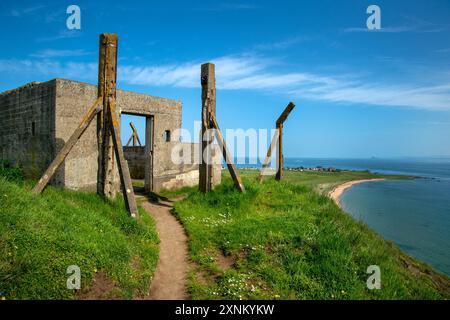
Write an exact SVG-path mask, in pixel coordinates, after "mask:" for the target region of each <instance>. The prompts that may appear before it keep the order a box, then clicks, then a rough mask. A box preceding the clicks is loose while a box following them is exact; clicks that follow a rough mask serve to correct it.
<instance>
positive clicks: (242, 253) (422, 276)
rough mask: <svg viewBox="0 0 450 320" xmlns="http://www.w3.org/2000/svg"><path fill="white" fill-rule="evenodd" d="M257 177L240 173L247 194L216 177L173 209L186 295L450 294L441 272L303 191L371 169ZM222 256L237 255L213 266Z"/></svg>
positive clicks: (395, 296)
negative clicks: (376, 282)
mask: <svg viewBox="0 0 450 320" xmlns="http://www.w3.org/2000/svg"><path fill="white" fill-rule="evenodd" d="M255 173H256V172H251V171H250V170H246V171H241V174H242V176H243V178H244V183H245V185H246V188H247V192H246V193H245V194H239V193H238V192H237V191H235V189H234V188H233V186H232V184H231V181H230V179H229V178H228V177H225V176H224V179H223V181H224V182H223V183H222V185H221V186H219V187H217V188H216V189H215V191H214V192H211V193H209V194H207V195H204V194H201V193H198V192H196V191H195V189H191V191H190V195H189V197H188V198H187V199H185V200H183V201H180V202H178V203H176V205H175V209H176V213H177V215H178V217H179V219H180V220H181V221H182V223H183V224H184V225H185V227H186V230H187V232H188V234H189V237H190V255H191V258H192V259H193V261H194V262H195V263H196V265H197V267H196V270H195V272H192V273H191V275H190V284H189V285H190V292H191V294H192V296H193V298H194V299H204V298H207V299H214V298H226V299H239V298H242V299H260V298H262V299H274V298H281V299H416V298H426V299H440V298H443V297H445V298H448V297H449V291H448V288H449V280H448V278H447V277H445V276H439V275H435V276H434V277H430V276H429V275H427V274H426V273H431V274H434V273H433V272H432V271H431V270H430V269H429V267H427V266H426V265H424V264H422V263H419V262H416V261H414V260H412V259H411V258H409V257H407V256H405V255H404V254H403V253H401V252H400V250H399V249H398V248H397V247H396V246H395V245H393V244H391V243H389V242H387V241H385V240H383V239H382V238H381V237H379V236H378V235H377V234H376V233H374V232H373V231H371V230H370V229H369V228H367V227H366V226H365V225H363V224H361V223H359V222H356V221H354V220H353V219H352V218H351V217H350V216H349V215H347V214H345V213H344V212H342V211H341V210H340V209H339V208H338V207H337V206H336V205H335V204H334V203H333V201H331V200H330V199H328V198H327V197H325V196H323V195H321V194H319V193H318V192H316V191H314V190H313V189H312V188H311V187H317V186H318V184H320V183H327V184H329V185H330V184H331V185H334V184H336V182H342V181H346V180H355V179H364V178H370V174H367V173H345V172H344V173H340V174H330V173H309V172H302V173H300V172H297V173H293V172H289V173H287V174H286V181H285V182H280V183H278V182H276V181H274V180H273V178H267V179H266V181H265V182H264V183H263V184H262V185H260V184H257V183H256V182H255V179H254V178H255V177H254V175H255ZM372 177H373V176H372ZM376 177H379V176H378V175H377V176H376ZM302 184H305V185H302ZM329 188H330V186H328V187H327V188H326V189H329ZM316 189H317V188H316ZM223 255H225V256H228V257H231V258H232V259H233V260H235V262H234V264H233V266H232V267H231V268H227V269H223V268H221V267H220V266H219V265H220V263H219V261H220V260H223V258H221V256H223ZM405 261H406V263H405ZM408 264H409V267H410V270H409V269H407V268H406V266H405V265H408ZM370 265H378V266H380V268H381V279H382V280H381V281H382V289H381V290H368V289H367V287H366V280H367V278H368V274H366V269H367V267H368V266H370ZM411 270H413V271H414V272H412V271H411Z"/></svg>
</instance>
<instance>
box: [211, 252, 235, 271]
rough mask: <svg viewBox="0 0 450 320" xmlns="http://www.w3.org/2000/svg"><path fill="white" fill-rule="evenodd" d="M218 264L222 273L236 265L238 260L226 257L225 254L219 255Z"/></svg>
mask: <svg viewBox="0 0 450 320" xmlns="http://www.w3.org/2000/svg"><path fill="white" fill-rule="evenodd" d="M216 263H217V265H218V266H219V268H220V269H222V271H225V270H227V269H228V268H231V267H232V266H233V265H234V264H235V263H236V258H235V257H233V256H225V255H223V254H219V255H218V256H217V257H216Z"/></svg>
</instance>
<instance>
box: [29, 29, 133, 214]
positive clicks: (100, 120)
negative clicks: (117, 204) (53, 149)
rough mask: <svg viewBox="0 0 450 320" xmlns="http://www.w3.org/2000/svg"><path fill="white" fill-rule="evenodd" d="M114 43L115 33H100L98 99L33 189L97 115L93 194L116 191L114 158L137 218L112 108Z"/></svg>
mask: <svg viewBox="0 0 450 320" xmlns="http://www.w3.org/2000/svg"><path fill="white" fill-rule="evenodd" d="M117 45H118V39H117V35H116V34H108V33H103V34H101V35H100V49H99V71H98V98H97V100H96V101H95V103H94V104H93V106H92V107H91V108H90V109H89V111H88V112H87V113H86V115H85V116H84V117H83V119H82V120H81V122H80V124H79V126H78V128H77V129H76V130H75V132H74V133H73V134H72V136H71V137H70V138H69V140H68V141H67V142H66V143H65V145H64V147H63V148H62V149H61V150H60V151H59V153H58V154H57V155H56V157H55V159H54V160H53V162H52V163H51V164H50V166H49V167H48V169H47V170H46V171H45V173H44V175H43V176H42V178H41V179H40V180H39V182H38V183H37V184H36V186H35V187H34V188H33V192H35V193H40V192H42V190H43V189H44V188H45V186H46V185H47V184H48V182H49V181H50V180H51V178H52V177H53V175H54V174H55V172H56V171H57V170H58V168H59V167H60V166H61V164H62V163H63V161H64V159H65V158H66V157H67V155H68V154H69V152H70V150H71V149H72V148H73V146H74V145H75V144H76V142H77V141H78V140H79V139H80V137H81V136H82V134H83V132H85V130H86V129H87V127H88V126H89V124H90V123H91V122H92V120H93V119H94V117H95V116H97V141H98V150H99V157H98V174H97V193H98V194H100V195H103V196H105V197H108V198H114V196H115V194H116V190H115V187H114V185H115V183H114V181H115V179H114V174H115V171H114V161H115V159H117V163H118V166H117V167H118V171H119V177H120V182H121V185H122V192H123V196H124V199H125V205H126V208H127V210H128V212H129V213H130V215H131V216H132V217H133V218H137V217H138V211H137V206H136V200H135V197H134V192H133V186H132V184H131V178H130V172H129V168H128V163H127V162H126V160H125V157H124V155H123V148H122V142H121V141H120V125H119V121H118V119H119V116H120V114H119V112H118V111H117V110H116V79H117Z"/></svg>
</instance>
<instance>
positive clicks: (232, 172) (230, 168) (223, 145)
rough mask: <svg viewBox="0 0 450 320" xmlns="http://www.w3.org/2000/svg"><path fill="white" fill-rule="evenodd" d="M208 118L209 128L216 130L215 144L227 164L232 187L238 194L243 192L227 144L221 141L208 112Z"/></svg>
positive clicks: (221, 138) (213, 120)
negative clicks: (233, 186) (217, 144)
mask: <svg viewBox="0 0 450 320" xmlns="http://www.w3.org/2000/svg"><path fill="white" fill-rule="evenodd" d="M209 118H210V121H211V126H212V127H213V128H214V129H216V130H215V131H216V136H217V142H218V143H219V146H220V148H221V149H222V152H223V157H224V158H225V162H226V163H227V167H228V171H230V175H231V178H232V179H233V182H234V185H235V186H236V188H237V189H238V190H239V191H240V192H245V187H244V184H243V183H242V181H241V178H240V177H239V175H238V173H237V170H236V166H235V165H234V162H233V159H231V156H230V151H229V150H228V148H227V144H226V143H225V140H224V139H223V136H222V132H221V131H220V129H219V125H218V124H217V121H216V117H215V116H214V115H213V114H212V113H211V112H209Z"/></svg>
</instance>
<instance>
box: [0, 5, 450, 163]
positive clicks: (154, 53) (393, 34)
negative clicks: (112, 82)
mask: <svg viewBox="0 0 450 320" xmlns="http://www.w3.org/2000/svg"><path fill="white" fill-rule="evenodd" d="M70 4H76V5H78V6H79V7H80V8H81V30H68V29H67V28H66V19H67V17H68V15H67V14H66V8H67V7H68V6H69V5H70ZM370 4H377V5H378V6H380V8H381V26H382V29H381V30H380V31H369V30H368V29H367V28H366V19H367V17H368V14H366V8H367V7H368V6H369V5H370ZM0 27H1V29H2V32H1V34H0V41H1V43H2V50H0V91H4V90H7V89H11V88H14V87H17V86H19V85H22V84H25V83H27V82H30V81H46V80H49V79H52V78H55V77H61V78H68V79H74V80H79V81H85V82H89V83H93V84H96V81H97V59H98V56H97V55H98V35H99V34H100V33H102V32H116V33H118V35H119V60H118V63H119V74H118V87H119V88H121V89H127V90H133V91H137V92H142V93H147V94H151V95H157V96H163V97H168V98H173V99H177V100H181V101H182V102H183V127H184V128H186V129H188V130H190V131H192V130H193V127H194V121H195V120H199V119H200V105H201V101H200V94H201V91H200V82H199V72H200V65H201V63H204V62H208V61H211V62H214V63H215V64H216V78H217V90H218V92H217V115H218V120H219V124H220V126H221V128H222V129H226V128H234V129H236V128H243V129H248V128H255V129H259V128H267V129H270V128H272V127H273V126H274V121H275V119H276V118H277V117H278V115H279V113H280V112H281V111H282V110H283V109H284V107H285V106H286V104H287V103H288V102H289V101H290V100H292V101H295V102H296V104H297V107H296V109H295V110H294V111H293V113H292V114H291V116H290V118H289V119H288V120H287V122H286V124H285V136H284V142H285V154H286V156H291V157H294V156H301V157H371V156H377V157H400V156H437V155H444V156H450V41H449V40H450V2H449V1H446V0H442V1H438V0H435V1H379V0H376V1H375V0H371V1H363V0H355V1H245V0H242V1H189V0H184V1H127V2H126V3H125V4H124V3H123V2H121V1H117V2H115V1H111V0H110V1H73V2H65V1H54V2H52V1H47V2H39V1H2V2H1V3H0ZM123 120H124V122H125V123H124V124H125V125H124V126H123V140H124V141H125V142H126V140H127V139H128V137H129V135H130V134H131V132H130V130H129V129H128V124H127V122H128V121H129V120H130V119H129V118H125V117H124V119H123ZM136 124H137V125H138V127H139V131H142V122H140V121H137V123H136ZM140 133H141V134H140V135H141V136H142V137H143V133H142V132H140Z"/></svg>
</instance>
